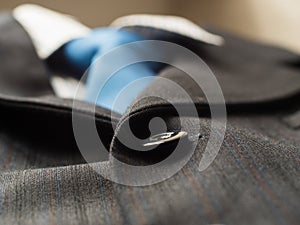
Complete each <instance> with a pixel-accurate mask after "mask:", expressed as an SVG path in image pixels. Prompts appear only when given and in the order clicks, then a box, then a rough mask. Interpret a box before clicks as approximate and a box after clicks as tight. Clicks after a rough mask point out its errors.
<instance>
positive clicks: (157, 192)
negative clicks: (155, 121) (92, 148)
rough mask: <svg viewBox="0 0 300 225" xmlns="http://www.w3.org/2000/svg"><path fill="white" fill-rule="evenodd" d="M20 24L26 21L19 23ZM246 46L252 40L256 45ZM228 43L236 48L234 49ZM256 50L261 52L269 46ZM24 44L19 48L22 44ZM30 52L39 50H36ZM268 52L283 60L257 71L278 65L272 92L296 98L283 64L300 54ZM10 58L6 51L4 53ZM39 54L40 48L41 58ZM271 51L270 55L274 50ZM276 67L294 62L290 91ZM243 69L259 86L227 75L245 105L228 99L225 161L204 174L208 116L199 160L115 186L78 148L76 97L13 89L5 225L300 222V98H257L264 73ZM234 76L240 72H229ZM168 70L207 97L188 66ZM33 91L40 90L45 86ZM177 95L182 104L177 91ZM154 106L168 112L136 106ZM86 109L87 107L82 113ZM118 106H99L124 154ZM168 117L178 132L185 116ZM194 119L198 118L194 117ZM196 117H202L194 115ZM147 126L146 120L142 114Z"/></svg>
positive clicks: (5, 103)
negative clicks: (291, 122) (294, 122)
mask: <svg viewBox="0 0 300 225" xmlns="http://www.w3.org/2000/svg"><path fill="white" fill-rule="evenodd" d="M10 21H11V19H10ZM0 25H1V24H0ZM13 26H17V25H16V24H15V23H13ZM0 28H1V26H0ZM18 29H21V28H20V27H19V28H18ZM23 35H24V34H23ZM0 36H1V33H0ZM20 38H22V36H21V37H20ZM234 42H235V40H234V41H233V42H231V43H229V45H227V46H226V47H225V50H224V49H223V50H224V51H225V53H226V51H228V52H231V55H230V54H228V55H229V58H230V57H239V55H238V54H239V51H238V50H236V49H233V50H234V51H231V49H230V45H233V46H234V44H233V43H234ZM239 45H242V46H243V47H245V46H246V45H247V43H244V42H242V44H241V43H239ZM12 46H13V45H12ZM227 47H228V48H229V50H226V48H227ZM202 48H204V49H203V50H205V52H209V54H208V55H209V57H208V61H209V62H210V63H215V64H213V65H215V66H216V70H217V71H219V70H221V69H222V68H223V69H224V68H232V67H230V65H228V64H226V63H230V62H231V61H230V60H227V59H224V60H222V62H216V61H217V59H219V58H218V56H219V55H221V54H222V51H221V50H219V49H213V47H204V46H202ZM255 48H257V49H260V48H261V46H256V47H255ZM255 48H252V47H251V46H250V47H249V49H247V48H246V47H245V49H243V50H242V53H241V55H244V57H246V58H247V57H248V55H247V54H246V52H247V51H249V52H252V53H253V51H254V49H255ZM268 49H269V48H267V47H263V51H269V50H268ZM14 50H15V52H18V49H14ZM23 50H24V49H23ZM232 52H233V53H232ZM270 52H271V53H270ZM0 53H1V52H0ZM27 53H28V54H29V55H30V52H27ZM249 54H250V53H249ZM254 55H255V54H254ZM266 55H270V56H272V57H273V58H272V57H271V58H272V60H273V61H271V62H269V64H268V63H267V65H266V66H265V67H267V68H265V67H264V66H263V65H261V64H260V63H259V62H258V60H256V61H255V72H259V71H261V70H263V74H264V73H266V74H268V73H267V72H270V71H271V72H273V73H274V74H275V75H274V74H273V73H270V74H271V75H272V74H273V75H274V77H273V78H274V79H270V80H271V81H272V82H274V83H272V85H270V86H269V88H270V89H272V88H271V87H273V88H274V89H272V90H271V92H270V95H269V96H268V97H271V98H277V97H278V96H279V97H282V98H283V97H285V98H288V102H290V97H291V96H292V95H293V94H295V93H298V92H299V89H297V88H299V87H298V86H297V85H298V84H297V82H296V81H297V80H298V77H297V75H298V74H299V73H298V72H299V71H298V70H297V68H290V67H289V66H288V65H287V64H284V63H282V65H281V64H280V63H278V62H282V61H281V60H282V59H284V60H285V59H294V57H295V56H294V55H293V54H291V53H286V52H281V51H279V50H278V49H276V50H274V49H271V50H270V51H269V52H268V54H267V53H266ZM221 56H222V55H221ZM0 57H4V56H3V55H1V54H0ZM34 57H35V56H34V55H33V56H32V60H34V59H35V58H34ZM266 58H267V59H266V60H269V58H270V57H266ZM22 60H23V59H22ZM22 60H21V62H23V61H22ZM261 60H263V59H261ZM16 62H18V60H16ZM275 62H276V63H275ZM39 63H40V64H38V65H39V66H40V68H42V69H40V70H38V69H37V68H39V67H35V68H36V69H37V70H36V71H35V72H37V71H38V72H41V73H43V71H44V73H45V71H46V70H45V67H43V66H42V65H43V64H42V62H39ZM240 63H243V61H242V60H241V61H240ZM277 64H278V65H277ZM220 65H221V66H220ZM270 65H271V66H270ZM218 66H220V67H218ZM231 66H232V65H231ZM276 66H279V67H280V70H281V69H282V68H281V67H284V69H282V70H281V71H284V72H286V74H287V75H286V77H287V83H289V82H290V83H291V84H293V85H291V86H289V85H287V83H286V85H285V86H284V90H283V89H280V90H279V91H278V92H277V90H276V89H277V87H278V86H280V82H281V77H280V73H277V72H278V71H277V70H276V71H275V72H274V67H276ZM238 68H242V69H243V70H245V71H246V72H245V74H243V76H245V78H243V79H246V80H247V82H245V83H246V84H247V83H250V85H249V86H247V88H246V89H247V91H249V92H247V93H248V96H247V95H242V94H243V91H244V90H246V89H245V88H244V87H242V88H235V89H234V90H233V91H232V88H233V87H232V86H231V85H230V84H229V85H226V79H224V80H223V81H224V83H223V85H224V87H225V89H226V91H225V92H226V93H225V94H226V96H227V98H228V99H229V100H230V101H229V102H230V103H231V104H232V103H235V104H236V105H235V108H234V106H232V105H230V104H229V105H228V111H229V118H228V126H227V132H226V136H225V140H224V142H223V145H222V148H221V150H220V152H219V154H218V156H217V157H216V159H215V161H214V162H213V163H212V164H211V166H210V167H209V168H208V169H207V170H205V171H203V172H201V173H200V172H199V171H198V163H199V159H200V157H201V154H202V153H203V151H204V148H205V146H206V143H207V140H208V137H209V134H210V129H209V128H210V120H209V118H207V117H206V116H205V115H204V116H203V117H202V116H201V119H200V122H201V135H202V137H201V138H200V139H199V140H198V143H197V148H196V152H195V154H194V155H193V157H192V159H191V160H190V162H189V163H188V164H187V165H186V166H185V167H184V168H183V169H182V170H181V171H180V172H179V173H177V174H176V175H175V176H173V177H171V178H170V179H168V180H165V181H163V182H161V183H158V184H155V185H151V186H146V187H130V186H124V185H119V184H116V183H112V182H111V181H108V180H106V179H104V178H103V177H101V176H100V175H98V174H97V173H95V172H94V170H92V169H91V168H90V167H89V166H88V165H87V164H85V163H84V161H83V159H82V157H81V156H80V154H79V153H78V150H77V149H76V147H74V146H75V145H74V142H75V141H74V140H73V139H72V124H71V106H70V105H72V104H70V103H69V102H68V101H63V100H61V99H60V100H59V99H55V97H53V96H52V97H49V98H40V99H39V100H37V99H32V98H30V99H27V101H25V100H24V99H22V98H20V97H13V96H10V100H8V99H7V96H6V98H5V96H4V97H3V96H2V95H0V109H1V110H0V115H1V116H0V124H1V126H0V154H1V157H0V224H1V225H2V224H21V225H23V224H25V225H26V224H28V225H31V224H51V225H52V224H53V225H54V224H61V225H66V224H78V225H79V224H83V225H88V224H191V225H194V224H239V225H252V224H258V225H260V224H261V225H274V224H275V225H277V224H278V225H285V224H292V225H297V224H299V223H300V213H299V208H300V179H299V169H300V152H299V141H300V129H298V130H297V129H292V128H291V126H288V125H287V124H286V123H285V122H284V120H283V119H282V118H285V117H286V115H287V114H290V111H295V110H294V109H295V108H299V103H298V102H299V96H297V95H295V96H294V98H296V100H298V101H295V102H292V103H291V104H290V105H289V106H288V105H285V106H284V107H278V105H276V106H277V110H274V108H276V107H274V106H275V103H274V104H273V102H271V104H270V102H269V103H268V104H267V100H270V99H267V100H266V98H265V97H266V96H256V95H259V94H262V93H264V91H265V90H262V89H260V88H261V86H260V85H258V86H257V90H252V89H253V87H255V82H254V81H257V80H258V81H259V77H260V76H261V75H262V74H259V73H258V74H255V76H254V78H253V79H252V78H251V79H250V78H249V77H247V76H246V75H247V73H248V72H249V70H250V72H251V71H252V70H251V64H250V62H245V65H244V64H243V65H241V66H239V67H237V68H235V67H234V69H232V70H233V71H230V72H236V71H234V70H235V69H236V70H238ZM249 68H250V69H249ZM46 72H47V71H46ZM219 72H220V71H219ZM238 72H239V71H238ZM252 72H253V71H252ZM226 73H228V74H229V75H228V74H227V75H228V76H231V73H229V72H228V71H226ZM226 73H225V74H226ZM16 74H17V73H16ZM16 74H15V75H16ZM233 74H234V75H240V74H236V73H233ZM218 75H220V74H218ZM248 75H249V74H248ZM250 75H251V73H250ZM161 76H166V77H169V78H173V79H174V80H177V82H178V83H180V84H181V85H183V86H185V87H187V89H188V90H189V91H190V93H189V94H191V95H192V97H195V100H196V101H198V100H199V99H203V98H199V97H201V96H196V94H195V93H196V91H195V89H194V87H193V85H192V84H191V83H190V81H189V80H185V79H184V78H183V76H180V75H178V73H175V72H174V71H172V70H171V72H169V73H163V74H161ZM4 77H6V78H7V77H8V76H7V74H5V76H4V75H3V71H2V72H1V71H0V78H1V79H4ZM16 77H18V76H16ZM45 77H46V76H45ZM233 78H234V76H232V78H230V79H231V80H234V79H233ZM44 82H45V83H47V80H42V83H44ZM239 82H242V80H239ZM294 83H295V84H294ZM237 84H240V83H237ZM246 84H244V86H246ZM275 87H276V88H275ZM289 87H292V90H290V89H289ZM26 88H28V87H26ZM166 88H167V87H164V88H162V87H159V84H155V82H154V84H153V85H152V86H150V87H149V89H148V90H147V91H150V92H151V91H154V92H155V91H161V90H165V89H166ZM11 90H12V89H10V91H11ZM297 90H298V92H297ZM18 91H19V90H18ZM18 91H16V93H15V94H17V93H18ZM26 91H28V90H26ZM30 91H32V92H33V93H35V92H34V91H35V90H30ZM175 91H176V90H175ZM0 92H1V90H0ZM232 93H233V94H232ZM278 93H279V94H278ZM165 94H169V95H173V92H172V90H169V89H167V91H166V92H165ZM174 96H175V97H176V98H177V100H178V101H181V98H180V96H176V93H174ZM226 96H225V97H226ZM249 96H250V97H249ZM255 97H257V98H255ZM247 98H248V99H247ZM49 99H51V101H50V100H49ZM197 99H198V100H197ZM258 99H259V101H260V104H254V105H251V107H250V106H249V107H245V105H243V104H242V103H243V101H245V102H247V100H249V101H248V103H249V102H250V103H251V102H252V103H253V102H254V103H255V100H258ZM276 100H278V99H276ZM286 101H287V100H286ZM241 102H242V103H241ZM196 103H197V106H199V112H201V110H203V109H204V108H205V107H203V106H205V102H196ZM147 104H148V105H147ZM201 104H202V105H201ZM291 105H292V106H293V107H290V106H291ZM144 106H146V107H148V108H151V107H152V108H155V107H156V108H157V111H155V113H154V115H156V114H158V115H160V114H163V113H164V111H163V108H159V107H158V106H160V105H159V103H158V102H155V101H152V100H151V99H147V101H146V103H145V102H144V103H140V104H136V105H134V106H133V107H132V108H133V109H134V110H136V111H139V113H140V114H142V116H144V115H145V114H147V111H146V110H144V111H143V110H139V109H141V108H143V107H144ZM86 108H87V107H86V105H85V104H82V107H81V110H82V111H84V110H86ZM262 109H263V110H262ZM109 113H110V112H105V111H103V110H99V112H98V111H97V113H96V114H97V115H96V116H97V125H99V126H100V127H101V128H104V129H105V132H104V133H105V135H104V137H102V138H104V139H105V141H106V142H107V144H108V145H109V144H110V145H111V149H112V151H113V152H114V151H116V153H118V151H117V150H118V147H119V146H118V145H117V144H116V143H110V142H113V141H112V137H113V134H112V131H111V130H110V129H109V125H110V123H112V122H113V123H116V121H110V120H109V119H108V118H109ZM84 115H85V116H86V115H87V114H84ZM165 115H166V117H168V121H171V122H170V128H173V129H175V128H176V124H175V123H174V124H173V122H172V121H176V120H177V118H176V116H174V115H173V114H172V113H171V111H170V110H168V109H167V113H165ZM200 115H202V114H200ZM125 116H128V115H125ZM129 116H130V115H129ZM152 116H153V115H152ZM145 117H146V116H145ZM142 118H143V117H142ZM187 118H188V119H189V117H188V116H187ZM190 120H191V121H193V120H192V118H190ZM137 124H139V125H142V124H143V123H142V121H141V123H137ZM58 128H59V129H58ZM190 129H191V130H188V132H193V131H192V129H193V127H192V126H190ZM123 157H125V158H126V157H127V158H129V160H141V161H143V160H147V159H143V158H142V159H135V158H130V155H129V154H127V155H126V153H125V154H124V155H123ZM110 163H113V162H112V161H110ZM94 166H96V167H98V169H99V170H101V171H103V172H112V171H111V167H109V163H108V162H97V163H95V165H94ZM124 179H126V178H124Z"/></svg>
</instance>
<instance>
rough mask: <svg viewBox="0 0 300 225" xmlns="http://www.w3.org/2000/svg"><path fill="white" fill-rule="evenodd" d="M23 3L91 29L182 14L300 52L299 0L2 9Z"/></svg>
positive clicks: (13, 0)
mask: <svg viewBox="0 0 300 225" xmlns="http://www.w3.org/2000/svg"><path fill="white" fill-rule="evenodd" d="M22 3H35V4H39V5H42V6H45V7H48V8H50V9H54V10H56V11H59V12H63V13H67V14H70V15H73V16H75V17H77V18H78V19H79V20H80V21H81V22H83V23H84V24H86V25H88V26H90V27H99V26H105V25H108V24H109V23H110V22H111V21H112V20H114V19H115V18H117V17H119V16H123V15H128V14H132V13H154V14H172V15H180V16H184V17H186V18H188V19H190V20H192V21H194V22H196V23H198V24H200V25H205V26H206V25H211V26H214V27H218V28H222V29H224V30H227V31H230V32H233V33H237V34H239V35H241V36H244V37H247V38H249V39H253V40H257V41H260V42H265V43H270V44H274V45H279V46H282V47H284V48H287V49H289V50H291V51H294V52H298V53H300V1H299V0H242V1H241V0H151V1H149V0H81V1H78V0H63V1H62V0H59V1H58V0H36V1H26V0H1V1H0V9H1V10H7V9H8V10H9V9H13V8H14V7H16V6H18V5H20V4H22Z"/></svg>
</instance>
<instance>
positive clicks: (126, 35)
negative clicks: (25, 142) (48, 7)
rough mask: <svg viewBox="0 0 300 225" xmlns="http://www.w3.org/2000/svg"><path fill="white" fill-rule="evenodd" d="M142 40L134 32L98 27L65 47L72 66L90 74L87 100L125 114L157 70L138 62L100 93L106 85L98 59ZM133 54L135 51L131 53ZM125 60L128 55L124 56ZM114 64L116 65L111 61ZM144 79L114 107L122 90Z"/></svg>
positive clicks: (116, 75) (111, 81)
mask: <svg viewBox="0 0 300 225" xmlns="http://www.w3.org/2000/svg"><path fill="white" fill-rule="evenodd" d="M141 40H143V38H142V37H141V36H139V35H137V34H134V33H132V32H128V31H125V30H120V29H114V28H99V29H95V30H93V31H92V32H91V33H90V34H89V35H88V36H87V37H84V38H79V39H75V40H72V41H70V42H69V43H67V44H66V45H65V47H64V55H65V57H66V60H67V61H68V63H70V65H71V66H72V67H73V68H75V69H77V70H78V71H85V70H86V69H88V67H89V66H91V67H90V69H89V72H88V77H87V83H86V93H85V100H86V101H88V102H91V103H94V104H96V105H99V106H101V107H104V108H107V109H109V110H114V111H116V112H118V113H121V114H123V113H124V112H125V111H126V109H127V107H128V106H129V105H130V104H131V102H132V101H133V99H134V98H135V97H136V96H137V95H138V94H139V93H140V92H141V91H143V90H144V89H145V87H146V86H147V85H148V84H149V83H150V82H151V81H152V79H153V77H154V76H155V72H154V67H153V66H151V65H152V64H151V63H147V62H145V63H137V64H133V65H130V66H127V67H125V68H123V69H121V70H119V71H118V72H116V73H115V74H114V75H113V76H112V77H111V79H109V80H108V81H107V82H106V83H105V86H104V87H103V88H102V90H101V93H100V95H99V97H98V94H99V86H101V85H103V84H101V82H104V81H105V80H103V70H102V69H103V68H99V66H97V63H95V64H93V62H95V60H96V59H97V58H98V57H100V56H102V55H103V54H105V53H107V52H109V51H110V50H112V49H113V48H115V47H117V46H120V45H123V44H126V43H130V42H135V41H141ZM128 54H132V52H128ZM125 57H126V56H125ZM111 63H114V62H111ZM145 77H147V79H143V82H142V84H141V83H139V85H135V86H134V88H129V89H127V90H126V98H124V97H123V98H122V101H121V102H120V101H118V104H116V105H115V106H114V107H113V103H114V101H115V100H116V97H117V96H118V94H119V93H120V91H121V90H122V89H123V88H124V87H126V86H127V85H128V84H130V83H131V82H133V81H135V80H137V79H140V78H145Z"/></svg>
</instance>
